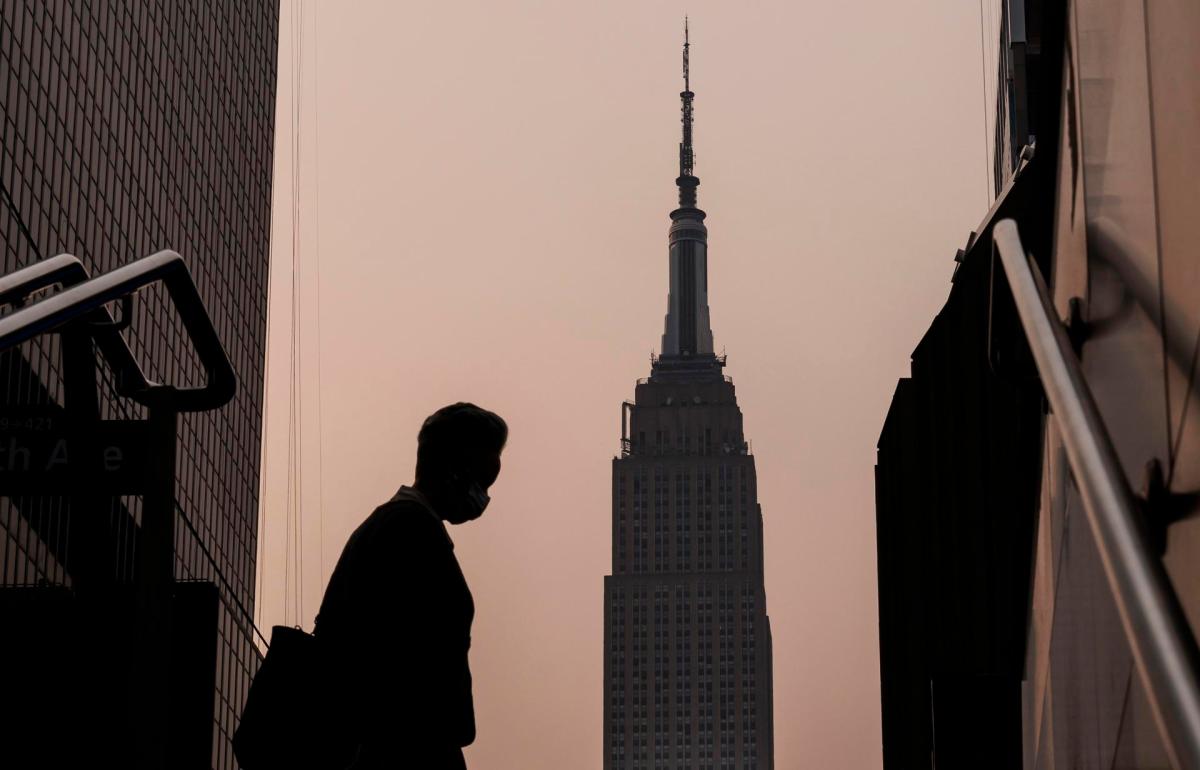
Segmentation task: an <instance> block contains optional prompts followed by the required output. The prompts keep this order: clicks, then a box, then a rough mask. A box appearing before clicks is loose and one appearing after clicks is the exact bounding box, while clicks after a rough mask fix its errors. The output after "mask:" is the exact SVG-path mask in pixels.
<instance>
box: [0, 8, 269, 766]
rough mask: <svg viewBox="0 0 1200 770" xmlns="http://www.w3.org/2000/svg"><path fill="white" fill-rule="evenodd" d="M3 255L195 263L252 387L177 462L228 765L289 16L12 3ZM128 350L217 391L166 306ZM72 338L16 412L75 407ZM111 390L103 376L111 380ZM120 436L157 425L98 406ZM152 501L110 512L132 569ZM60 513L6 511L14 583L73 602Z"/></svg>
mask: <svg viewBox="0 0 1200 770" xmlns="http://www.w3.org/2000/svg"><path fill="white" fill-rule="evenodd" d="M0 9H2V10H0V138H2V141H0V183H2V187H3V189H2V190H0V197H2V198H3V200H2V201H0V242H2V244H3V251H2V252H0V259H2V260H3V265H2V270H3V272H4V273H8V272H11V271H12V270H15V269H18V268H21V267H24V266H26V265H29V264H31V263H33V262H35V261H37V260H38V259H41V258H46V257H50V256H53V255H55V254H60V253H69V254H73V255H75V256H77V257H79V258H80V259H81V260H82V261H83V262H84V264H85V265H86V266H87V268H88V270H89V271H90V273H91V274H92V275H97V274H99V273H102V272H107V271H110V270H112V269H114V268H116V267H118V266H120V265H123V264H126V263H128V262H130V261H133V260H135V259H137V258H140V257H144V256H147V255H149V254H152V253H154V252H157V251H159V250H162V249H173V250H175V251H177V252H179V253H180V254H182V255H183V256H184V258H185V259H186V260H187V262H188V266H189V268H190V270H191V272H192V275H193V278H194V279H195V281H196V284H197V286H198V288H199V291H200V295H201V296H202V298H203V299H204V301H205V304H206V306H207V308H208V311H209V313H210V315H211V317H212V319H213V322H214V324H215V326H216V329H217V331H218V334H219V336H220V339H221V340H222V342H223V344H224V346H225V349H226V351H227V352H228V354H229V356H230V359H231V361H232V363H233V366H234V369H235V371H236V372H237V375H238V378H239V388H238V392H237V396H236V397H235V399H234V401H233V402H232V403H230V404H229V405H227V406H225V407H223V408H221V409H219V410H215V411H211V412H204V413H196V414H185V415H183V416H182V417H181V420H180V427H179V446H178V452H177V466H176V485H177V491H176V494H177V501H178V502H177V513H178V516H177V521H176V527H175V531H176V557H177V558H176V576H177V578H178V579H200V580H208V581H212V582H213V583H215V584H216V585H217V586H218V588H219V589H220V593H221V599H222V601H221V605H222V609H221V618H220V625H219V638H220V640H221V642H220V649H219V651H218V682H217V698H216V713H215V714H214V728H213V729H214V756H213V766H214V767H219V768H232V767H234V766H235V762H234V759H233V756H232V751H231V749H230V746H229V739H230V736H231V734H232V731H233V729H234V727H235V725H236V719H237V714H238V712H239V711H240V708H241V705H242V702H243V701H244V698H245V693H246V690H247V688H248V686H249V681H250V678H251V676H252V674H253V672H254V671H255V670H257V666H258V663H259V653H258V651H257V648H256V647H255V644H254V640H253V638H252V633H253V626H252V618H253V610H254V577H255V553H256V537H257V532H256V527H257V510H258V499H257V498H258V474H259V456H260V448H261V439H262V436H261V430H262V419H261V417H262V394H263V376H264V353H265V350H264V348H265V342H266V313H267V303H266V300H267V281H268V251H269V239H270V199H271V198H270V196H271V179H272V152H273V139H274V111H275V80H276V56H277V36H278V21H279V20H278V5H277V4H276V3H272V2H232V1H226V2H213V3H189V2H176V1H174V0H159V1H158V2H145V3H142V2H138V3H126V2H118V1H117V0H112V1H111V2H104V1H102V0H96V1H93V2H89V1H88V0H77V1H75V2H65V1H64V0H0ZM126 337H127V340H128V342H129V344H130V347H131V348H132V349H133V351H134V354H135V356H136V357H137V358H138V360H139V362H140V363H141V364H142V366H143V368H144V369H145V370H146V373H147V375H148V376H149V377H150V378H151V379H154V380H158V381H162V382H167V383H170V384H176V385H196V384H199V383H200V382H201V381H202V378H203V373H202V370H201V369H200V367H199V365H198V361H197V360H196V359H195V357H194V354H193V353H192V352H191V349H190V344H189V343H188V341H187V336H186V333H185V331H184V329H183V327H182V324H181V323H180V322H179V320H178V318H177V316H176V315H175V311H174V310H173V308H172V307H171V305H170V302H169V300H168V299H167V297H166V294H165V292H164V291H162V290H161V289H159V288H157V287H151V288H150V289H147V290H144V291H142V292H141V293H139V294H138V295H137V298H136V300H135V304H134V314H133V321H132V325H131V328H130V329H129V330H128V331H127V332H126ZM57 348H58V344H57V337H56V336H54V335H49V336H45V337H42V338H40V339H38V340H35V341H34V342H32V343H29V344H27V345H25V346H24V347H23V348H22V349H21V351H20V353H21V355H20V356H19V357H13V356H10V357H9V361H8V363H7V364H6V365H5V368H4V381H2V382H0V387H3V388H4V389H5V405H6V406H8V407H12V406H20V405H48V406H54V405H56V404H57V405H61V403H62V399H63V389H62V381H61V367H62V361H61V356H60V351H59V350H58V349H57ZM106 374H107V373H103V372H102V376H103V375H106ZM101 398H102V404H101V412H102V415H103V416H104V417H106V418H116V417H121V418H142V417H145V414H144V412H143V411H142V410H141V409H140V407H137V406H136V405H135V404H133V403H132V402H130V401H127V400H122V399H118V398H117V397H115V396H114V395H112V389H111V388H110V387H102V388H101ZM139 515H140V500H139V499H138V498H121V499H117V500H114V501H113V504H112V510H111V512H110V516H111V521H110V524H111V528H112V530H113V532H114V533H115V535H114V542H115V543H118V544H119V550H120V553H118V554H115V555H114V558H113V568H114V570H115V572H116V574H115V575H114V577H115V578H116V579H118V580H120V579H122V578H123V577H128V574H129V572H128V570H129V569H130V567H131V565H132V563H133V562H132V560H133V550H134V545H135V541H136V538H135V536H134V534H135V530H136V524H137V521H138V517H139ZM69 528H70V511H69V506H68V504H67V502H66V501H65V500H63V499H49V498H42V499H29V498H21V499H18V498H12V499H3V500H0V537H2V538H3V543H2V547H0V578H2V580H3V584H4V585H10V586H11V585H28V584H36V583H39V582H48V583H52V584H66V585H69V584H70V574H69V570H68V569H67V564H66V561H67V558H68V554H67V549H66V543H67V534H68V531H69Z"/></svg>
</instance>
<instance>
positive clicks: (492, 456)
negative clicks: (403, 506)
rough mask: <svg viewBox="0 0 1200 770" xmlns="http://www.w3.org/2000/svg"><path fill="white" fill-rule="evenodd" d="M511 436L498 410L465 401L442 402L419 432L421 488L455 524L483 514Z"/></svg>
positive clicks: (418, 472) (418, 482) (419, 482)
mask: <svg viewBox="0 0 1200 770" xmlns="http://www.w3.org/2000/svg"><path fill="white" fill-rule="evenodd" d="M507 441H508V425H507V424H505V422H504V420H502V419H501V418H500V416H499V415H497V414H495V413H493V412H489V411H488V410H486V409H481V408H480V407H478V406H475V405H474V404H468V403H463V402H459V403H457V404H451V405H450V406H446V407H442V408H441V409H439V410H437V411H436V412H434V413H433V414H431V415H430V416H429V417H428V418H427V419H426V420H425V423H424V424H423V425H421V432H420V433H418V434H417V473H416V477H417V478H416V487H417V488H418V489H420V490H421V491H422V493H424V494H425V495H426V496H427V497H429V499H430V502H431V503H432V504H433V506H434V508H435V509H437V512H438V514H439V515H441V516H442V518H444V519H445V520H446V521H448V522H450V523H451V524H461V523H463V522H464V521H470V520H471V519H475V518H478V517H479V515H480V514H482V513H483V508H484V507H486V505H487V500H488V498H487V490H488V487H490V486H491V485H492V483H493V482H495V480H496V477H497V476H498V475H499V474H500V453H501V452H502V451H503V450H504V444H505V443H506V442H507Z"/></svg>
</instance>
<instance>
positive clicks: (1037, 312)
mask: <svg viewBox="0 0 1200 770" xmlns="http://www.w3.org/2000/svg"><path fill="white" fill-rule="evenodd" d="M992 241H993V244H994V249H995V252H996V253H998V254H999V256H1000V260H1001V262H1002V263H1003V265H1004V272H1005V275H1006V276H1007V277H1008V285H1009V287H1010V289H1011V290H1012V296H1013V300H1014V301H1015V303H1016V306H1017V313H1018V315H1019V316H1020V318H1021V325H1022V326H1023V327H1024V329H1025V336H1026V338H1027V340H1028V342H1029V347H1030V349H1031V351H1032V353H1033V358H1034V361H1035V362H1036V364H1037V369H1038V374H1039V375H1040V377H1041V381H1042V387H1043V388H1044V390H1045V392H1046V398H1047V400H1048V401H1049V402H1050V408H1051V410H1052V411H1053V413H1054V416H1055V418H1056V419H1057V420H1058V425H1059V428H1060V432H1061V434H1062V441H1063V446H1064V448H1065V449H1066V454H1067V459H1068V461H1069V462H1070V465H1071V471H1072V473H1073V475H1074V479H1075V483H1076V486H1077V487H1078V489H1079V493H1080V496H1081V497H1082V499H1083V506H1084V509H1085V511H1086V512H1087V518H1088V522H1089V523H1090V525H1091V529H1092V535H1093V536H1094V538H1095V540H1096V547H1097V550H1098V551H1099V553H1100V560H1101V562H1102V563H1103V565H1104V573H1105V575H1106V576H1107V578H1108V585H1109V588H1110V590H1111V591H1112V594H1113V598H1114V599H1115V601H1116V605H1117V611H1118V612H1119V614H1120V617H1121V624H1122V626H1123V627H1124V630H1125V637H1126V640H1127V641H1128V643H1129V648H1130V651H1131V652H1132V654H1133V659H1134V661H1135V663H1136V665H1137V669H1138V673H1139V675H1140V677H1141V680H1142V684H1143V686H1144V687H1145V690H1146V694H1147V697H1148V699H1149V701H1150V705H1151V708H1152V710H1153V711H1154V716H1155V721H1156V722H1157V723H1158V728H1159V732H1160V733H1161V734H1162V737H1163V741H1164V743H1165V744H1166V748H1167V751H1168V753H1169V754H1170V758H1171V760H1172V763H1173V764H1174V766H1175V767H1177V768H1181V770H1200V674H1198V672H1200V668H1198V667H1197V660H1196V653H1195V642H1194V639H1193V637H1192V635H1191V631H1190V629H1189V628H1188V626H1187V623H1186V621H1185V620H1184V619H1183V617H1182V613H1181V612H1180V611H1179V607H1178V604H1177V601H1176V599H1175V595H1174V592H1173V591H1172V589H1171V587H1170V583H1169V582H1168V579H1167V574H1166V571H1165V570H1164V569H1163V565H1162V562H1161V561H1160V560H1159V559H1158V557H1157V556H1156V555H1155V553H1154V551H1153V549H1152V548H1150V546H1149V545H1148V544H1147V542H1146V539H1145V537H1144V536H1143V534H1142V531H1141V529H1140V528H1139V526H1138V520H1137V516H1138V513H1137V510H1136V504H1135V500H1134V496H1133V492H1132V491H1131V490H1130V487H1129V482H1128V480H1127V479H1126V478H1125V474H1124V473H1123V471H1122V469H1121V465H1120V461H1119V460H1118V459H1117V454H1116V450H1115V449H1114V448H1113V444H1112V440H1111V439H1110V437H1109V435H1108V432H1107V431H1106V430H1105V427H1104V422H1103V421H1102V420H1101V418H1100V412H1099V410H1098V409H1097V408H1096V403H1095V401H1094V400H1093V398H1092V394H1091V391H1090V390H1089V389H1088V386H1087V383H1086V381H1085V380H1084V378H1083V371H1082V369H1081V368H1080V365H1079V360H1078V359H1077V358H1076V357H1075V354H1074V352H1073V350H1072V347H1071V343H1070V341H1069V340H1068V338H1067V334H1066V329H1065V328H1064V327H1063V325H1062V323H1060V322H1059V321H1058V320H1057V318H1056V314H1055V311H1054V305H1053V303H1052V302H1051V299H1050V293H1049V291H1048V290H1047V289H1046V283H1045V281H1044V280H1042V276H1041V272H1040V271H1039V270H1038V269H1037V266H1036V265H1035V264H1032V262H1031V260H1030V258H1029V256H1028V255H1027V254H1026V253H1025V249H1024V247H1023V246H1022V245H1021V237H1020V234H1019V233H1018V230H1017V225H1016V223H1015V222H1014V221H1013V220H1011V219H1005V220H1002V221H1000V222H997V223H996V225H995V227H994V228H993V230H992Z"/></svg>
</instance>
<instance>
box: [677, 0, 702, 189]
mask: <svg viewBox="0 0 1200 770" xmlns="http://www.w3.org/2000/svg"><path fill="white" fill-rule="evenodd" d="M690 49H691V43H690V41H689V40H688V20H687V17H686V16H684V17H683V92H682V93H680V94H679V98H680V99H681V100H682V101H683V141H682V142H680V143H679V179H677V180H675V183H676V184H677V185H679V205H680V206H683V207H693V206H695V205H696V187H697V186H698V185H699V184H700V180H699V179H697V178H696V177H695V176H693V174H692V172H693V170H694V166H695V161H696V157H695V154H694V153H693V152H692V97H694V96H695V94H693V93H692V87H691V73H690V72H689V62H688V54H689V52H690Z"/></svg>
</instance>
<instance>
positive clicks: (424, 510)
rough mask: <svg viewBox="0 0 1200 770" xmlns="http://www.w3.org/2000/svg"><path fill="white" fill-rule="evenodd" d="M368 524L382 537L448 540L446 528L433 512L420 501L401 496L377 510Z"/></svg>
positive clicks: (369, 518)
mask: <svg viewBox="0 0 1200 770" xmlns="http://www.w3.org/2000/svg"><path fill="white" fill-rule="evenodd" d="M366 523H367V524H368V525H369V526H370V528H371V529H373V530H375V531H376V532H377V533H378V534H379V535H380V536H382V537H389V538H391V537H394V538H399V539H404V540H409V539H425V538H436V539H437V540H439V541H444V540H445V538H446V531H445V527H444V526H443V525H442V523H441V521H439V520H438V518H437V515H436V514H435V513H434V512H433V511H432V510H430V509H429V508H428V507H427V506H426V505H424V504H423V503H421V502H420V501H418V500H415V499H412V498H409V497H401V496H399V495H397V496H396V497H393V498H392V499H391V500H388V501H387V502H386V503H384V504H383V505H381V506H379V507H378V508H376V509H375V510H374V511H373V512H372V513H371V515H370V516H369V517H368V518H367V522H366Z"/></svg>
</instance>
